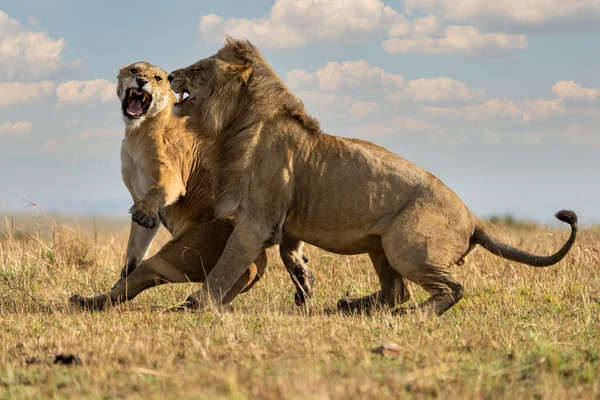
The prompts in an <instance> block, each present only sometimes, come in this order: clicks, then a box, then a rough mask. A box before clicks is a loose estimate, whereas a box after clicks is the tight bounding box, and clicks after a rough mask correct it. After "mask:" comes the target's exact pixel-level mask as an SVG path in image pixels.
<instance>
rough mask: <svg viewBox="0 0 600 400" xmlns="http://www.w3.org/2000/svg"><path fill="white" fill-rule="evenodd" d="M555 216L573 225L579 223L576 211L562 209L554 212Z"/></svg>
mask: <svg viewBox="0 0 600 400" xmlns="http://www.w3.org/2000/svg"><path fill="white" fill-rule="evenodd" d="M554 216H555V217H556V218H558V219H559V220H561V221H562V222H566V223H567V224H569V225H571V226H574V225H577V214H575V211H571V210H560V211H559V212H557V213H556V214H554Z"/></svg>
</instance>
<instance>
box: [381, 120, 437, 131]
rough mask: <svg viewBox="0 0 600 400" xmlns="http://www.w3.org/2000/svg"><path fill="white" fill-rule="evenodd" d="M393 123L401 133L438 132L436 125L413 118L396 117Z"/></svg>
mask: <svg viewBox="0 0 600 400" xmlns="http://www.w3.org/2000/svg"><path fill="white" fill-rule="evenodd" d="M392 123H393V124H394V126H395V127H396V129H397V130H398V131H400V132H432V131H435V130H437V129H438V128H436V127H435V126H434V125H432V124H430V123H428V122H425V121H421V120H418V119H416V118H411V117H395V118H392Z"/></svg>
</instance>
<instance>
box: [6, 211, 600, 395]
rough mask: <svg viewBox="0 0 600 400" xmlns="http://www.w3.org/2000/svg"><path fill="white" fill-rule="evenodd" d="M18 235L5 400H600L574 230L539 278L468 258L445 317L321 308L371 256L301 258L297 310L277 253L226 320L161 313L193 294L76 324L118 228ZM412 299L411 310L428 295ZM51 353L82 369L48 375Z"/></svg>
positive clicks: (345, 289)
mask: <svg viewBox="0 0 600 400" xmlns="http://www.w3.org/2000/svg"><path fill="white" fill-rule="evenodd" d="M9 225H10V223H9ZM492 229H493V231H494V232H495V234H496V235H497V236H499V237H500V238H501V239H503V240H506V241H508V242H510V243H512V244H514V245H517V246H519V247H521V248H524V249H527V250H529V251H533V252H536V253H540V254H547V253H550V252H552V251H553V250H554V249H557V248H558V247H559V246H560V244H562V242H563V241H564V240H565V239H566V236H567V235H568V229H566V228H563V229H561V230H559V231H555V230H549V229H547V228H544V227H538V228H536V227H531V226H526V227H519V226H513V227H507V226H502V225H499V226H494V227H493V228H492ZM11 230H12V231H13V233H12V235H11ZM17 231H18V229H17V228H15V229H12V228H11V227H10V226H7V227H6V228H5V234H4V236H3V237H2V238H1V239H0V398H33V397H37V398H69V397H70V398H82V397H86V398H161V399H172V398H173V399H174V398H241V399H243V398H261V399H279V398H298V399H300V398H315V399H352V398H383V399H385V398H399V397H402V398H411V397H414V398H429V397H442V398H459V397H460V398H463V397H466V398H494V399H496V398H511V399H515V398H532V397H534V398H561V399H563V398H599V396H600V376H599V360H598V359H599V355H600V354H599V353H600V350H599V330H600V327H599V321H600V320H599V316H598V315H599V314H598V311H599V309H600V277H599V274H598V267H599V265H600V262H599V259H598V257H600V242H599V239H600V233H599V232H598V231H593V230H583V231H582V232H581V233H580V236H579V240H578V242H577V244H576V246H575V247H574V248H573V250H572V252H571V253H570V254H569V255H568V256H567V257H566V259H565V260H564V261H562V262H561V263H560V264H558V265H557V266H554V267H550V268H546V269H537V270H534V268H531V267H526V266H522V265H519V264H515V263H511V262H507V261H504V260H501V259H499V258H497V257H493V256H491V255H490V254H489V253H487V252H485V251H484V250H482V249H479V250H477V251H476V252H474V253H473V254H472V255H471V256H470V257H469V259H468V261H467V264H466V265H465V266H463V267H455V269H454V275H455V276H456V277H457V278H458V280H459V281H460V282H462V283H463V284H464V286H465V290H466V294H465V296H464V298H463V300H462V301H461V302H460V303H459V304H458V305H456V306H455V307H454V308H453V309H451V310H450V311H449V312H447V313H446V314H444V315H443V316H442V317H440V318H437V317H424V316H422V315H411V316H402V317H392V316H391V315H390V314H389V312H378V313H375V314H374V315H370V316H366V315H354V316H345V315H342V314H338V313H337V312H334V313H331V312H329V311H328V310H330V309H332V308H333V307H335V304H336V302H337V300H338V298H340V297H342V296H343V295H345V294H346V293H350V294H351V295H365V294H368V293H370V292H372V291H374V290H375V289H376V288H377V283H376V281H377V280H376V277H375V275H374V273H373V271H372V270H371V267H370V265H369V263H368V260H367V257H365V256H356V257H345V256H338V255H333V254H329V253H326V252H323V251H321V250H318V249H315V248H310V247H309V248H308V249H307V253H308V256H309V257H310V259H311V262H310V265H311V267H312V268H313V270H314V271H315V273H316V278H317V285H318V286H317V289H316V297H315V298H314V299H313V301H312V306H311V309H310V311H309V312H307V313H303V312H301V311H300V310H298V309H297V308H296V306H294V305H293V300H292V297H293V288H292V285H291V283H290V281H289V279H288V277H287V275H286V274H285V272H284V268H283V265H282V264H281V262H280V261H279V259H278V257H276V255H275V252H273V251H270V252H269V255H270V263H269V269H268V271H267V276H266V277H265V278H264V279H263V280H262V281H261V282H260V283H259V284H258V285H256V286H255V288H254V289H252V290H251V291H250V292H249V293H247V294H244V295H242V296H240V297H238V298H237V299H236V301H235V302H234V305H235V311H233V312H230V313H226V314H223V315H217V314H189V313H188V314H175V313H161V312H160V308H163V307H167V306H169V305H173V304H176V303H179V302H180V301H182V300H183V299H185V297H186V296H187V295H188V294H189V293H191V292H192V291H193V290H195V289H197V285H191V284H190V285H166V286H164V287H161V288H155V289H151V290H148V291H147V292H145V293H143V294H142V295H140V296H139V297H138V298H136V299H135V300H134V301H132V302H131V303H129V304H126V305H122V306H119V307H116V308H114V309H110V310H108V311H105V312H100V313H98V312H93V313H90V312H81V311H78V310H74V309H71V308H69V306H68V304H67V299H68V297H69V296H70V295H71V294H73V293H76V292H78V293H81V294H83V295H90V294H96V293H98V292H102V291H104V290H106V289H107V288H108V287H109V286H110V285H111V284H112V283H113V282H114V281H115V280H116V278H117V274H118V271H119V270H120V268H121V264H122V260H123V257H124V256H123V254H124V252H125V244H126V235H127V228H126V226H123V227H122V228H121V229H119V230H118V232H117V233H109V231H108V230H106V231H102V230H98V229H96V230H93V229H88V228H79V229H68V228H64V227H60V226H59V227H54V228H52V229H50V233H51V234H49V235H48V234H46V235H44V236H43V237H40V238H37V237H35V235H33V236H34V237H30V236H29V235H25V234H22V233H21V234H17ZM111 231H113V232H114V229H112V230H111ZM166 238H167V235H166V234H162V235H161V238H160V239H159V240H158V243H156V244H155V246H154V248H156V247H157V246H158V245H160V243H161V242H162V243H164V241H165V240H166ZM411 290H412V293H413V298H414V301H420V300H423V299H424V298H425V297H426V294H425V293H424V292H423V291H422V290H421V289H419V288H417V287H415V286H411ZM383 343H394V344H396V345H397V346H398V349H397V351H396V352H395V354H388V355H386V356H382V355H380V354H376V353H373V352H372V350H373V349H374V348H376V347H377V346H380V345H381V344H383ZM59 353H66V354H75V355H77V356H79V357H80V359H81V361H82V363H83V365H82V366H77V365H74V366H61V365H54V364H53V361H54V357H55V355H57V354H59Z"/></svg>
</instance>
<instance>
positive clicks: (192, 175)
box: [73, 62, 302, 309]
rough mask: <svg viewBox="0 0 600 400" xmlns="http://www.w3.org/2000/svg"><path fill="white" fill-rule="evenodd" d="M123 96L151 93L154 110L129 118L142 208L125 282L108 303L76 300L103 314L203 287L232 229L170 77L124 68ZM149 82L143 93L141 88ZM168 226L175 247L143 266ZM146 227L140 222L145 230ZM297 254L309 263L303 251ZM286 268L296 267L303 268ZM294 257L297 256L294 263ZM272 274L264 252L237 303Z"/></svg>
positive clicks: (145, 68) (131, 176)
mask: <svg viewBox="0 0 600 400" xmlns="http://www.w3.org/2000/svg"><path fill="white" fill-rule="evenodd" d="M117 78H118V86H117V94H118V96H119V99H120V100H121V101H123V99H124V96H125V92H126V89H127V88H130V87H135V88H136V89H138V88H139V89H140V90H146V91H147V92H148V93H150V94H151V95H152V106H151V107H150V110H149V112H148V114H147V115H146V116H143V117H142V118H140V119H139V120H137V119H136V120H131V121H130V119H129V118H128V117H127V116H126V115H124V120H125V126H126V128H125V138H124V139H123V144H122V148H121V162H122V165H121V167H122V175H123V182H124V183H125V185H126V186H127V188H128V190H129V192H130V194H131V197H132V199H133V202H134V205H133V207H132V217H133V219H134V220H135V219H136V218H137V219H140V221H141V222H143V224H144V225H146V227H142V226H140V225H139V224H138V223H136V222H135V221H134V222H132V225H131V231H130V238H129V244H128V249H127V260H126V263H125V267H124V268H123V272H122V278H121V279H120V280H119V282H117V284H115V287H114V288H113V289H112V290H111V292H110V293H109V294H108V295H100V296H96V297H91V298H83V297H81V296H78V295H76V296H74V297H73V301H74V302H76V303H77V304H79V305H81V306H84V307H90V308H96V309H101V308H103V307H105V306H106V304H107V303H118V302H122V301H126V300H129V299H132V298H133V297H135V296H136V295H137V294H139V293H140V292H141V291H142V290H145V289H147V288H149V287H152V286H155V285H158V284H161V283H167V282H171V283H176V282H189V281H191V282H202V281H203V280H204V278H205V275H206V274H207V273H208V272H210V270H211V269H212V268H213V266H214V265H215V264H216V262H217V260H218V259H219V257H220V255H221V253H222V252H223V249H224V248H225V244H226V242H227V239H228V238H229V235H230V234H231V232H232V231H233V227H232V223H231V221H230V220H226V219H215V216H214V209H213V207H214V196H213V184H214V182H213V176H212V175H211V174H210V173H209V171H208V169H206V168H205V167H204V162H203V160H204V159H205V158H206V157H205V154H204V149H205V147H206V145H205V142H206V139H200V138H199V137H198V136H197V135H195V134H194V133H193V132H192V131H190V130H189V129H188V127H187V124H186V121H185V119H180V118H175V117H174V116H173V115H172V113H171V110H172V108H173V104H174V103H175V101H176V98H175V96H174V95H173V93H172V92H171V90H170V87H169V84H168V81H167V73H166V72H165V71H163V70H162V69H160V68H158V67H156V66H154V65H151V64H149V63H146V62H138V63H134V64H132V65H128V66H126V67H123V68H122V69H121V70H120V71H119V75H118V77H117ZM144 81H145V82H147V83H145V84H144V85H143V89H142V88H141V87H139V86H140V82H142V83H143V82H144ZM159 214H160V219H162V221H163V223H164V224H165V225H166V227H167V228H168V229H169V231H170V232H171V233H172V234H173V239H172V240H171V241H169V242H168V243H167V244H165V246H164V247H163V248H161V249H160V250H159V251H158V253H157V254H156V255H154V256H153V257H151V258H149V259H148V260H145V261H144V260H143V259H144V258H145V255H146V252H147V250H148V248H149V247H150V244H151V242H152V239H153V238H154V236H155V234H156V232H157V230H158V224H159ZM140 221H138V222H140ZM291 247H293V248H292V249H290V252H292V251H296V252H297V254H294V257H297V258H299V259H300V260H301V258H302V254H301V247H300V246H299V245H295V246H291ZM282 257H284V261H286V262H288V263H296V262H298V260H297V259H296V258H294V259H293V260H287V259H285V257H287V254H284V255H283V256H282ZM290 257H292V256H290ZM265 268H266V254H265V252H264V250H263V251H261V252H260V254H258V257H257V258H256V260H255V261H254V263H253V264H252V265H250V266H249V268H248V269H247V271H246V272H245V273H244V275H243V276H242V277H240V279H238V280H237V282H236V284H235V285H234V286H235V287H234V290H233V291H232V294H231V295H232V297H231V298H233V296H235V295H234V293H235V294H237V293H239V292H240V291H245V290H248V289H249V288H250V287H251V286H252V285H254V283H256V282H257V281H258V280H259V279H260V277H261V275H262V274H263V273H264V271H265Z"/></svg>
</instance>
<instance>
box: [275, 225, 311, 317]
mask: <svg viewBox="0 0 600 400" xmlns="http://www.w3.org/2000/svg"><path fill="white" fill-rule="evenodd" d="M303 247H304V243H303V242H301V241H299V240H295V239H292V238H289V237H286V236H284V237H283V243H281V245H280V246H279V255H280V257H281V260H282V261H283V264H284V265H285V269H286V270H287V271H288V273H289V274H290V277H291V278H292V282H293V283H294V286H295V287H296V293H295V294H294V301H295V303H296V305H298V306H302V305H304V304H305V303H306V301H307V300H308V299H309V298H310V297H312V293H313V285H314V282H315V277H314V275H313V273H312V271H311V270H310V269H309V268H308V266H307V265H306V263H307V262H308V258H306V256H304V255H303V254H302V248H303Z"/></svg>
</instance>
